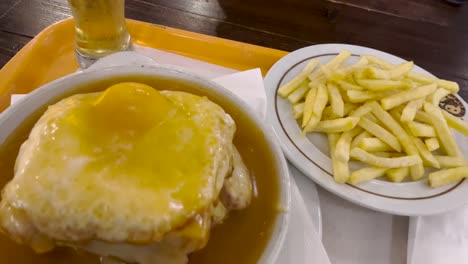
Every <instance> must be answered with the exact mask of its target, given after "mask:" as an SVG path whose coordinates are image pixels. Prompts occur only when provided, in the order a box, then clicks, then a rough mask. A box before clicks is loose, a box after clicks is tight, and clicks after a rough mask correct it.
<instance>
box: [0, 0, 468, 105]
mask: <svg viewBox="0 0 468 264" xmlns="http://www.w3.org/2000/svg"><path fill="white" fill-rule="evenodd" d="M70 15H71V13H70V8H69V7H68V4H67V1H66V0H1V1H0V65H1V66H3V65H4V64H5V63H6V62H7V61H8V59H9V58H11V57H12V56H14V54H15V53H16V52H17V51H18V50H19V49H20V48H21V47H22V46H23V45H25V44H26V43H27V41H28V40H29V39H31V38H32V37H34V36H35V35H36V34H37V33H39V32H40V31H41V30H42V29H44V28H45V27H47V26H48V25H50V24H52V23H54V22H56V21H59V20H62V19H64V18H67V17H69V16H70ZM126 15H127V17H129V18H133V19H137V20H142V21H146V22H151V23H157V24H162V25H166V26H170V27H176V28H180V29H185V30H190V31H194V32H199V33H203V34H208V35H213V36H219V37H223V38H228V39H233V40H238V41H243V42H247V43H252V44H257V45H261V46H267V47H272V48H276V49H281V50H286V51H293V50H295V49H298V48H301V47H304V46H308V45H313V44H317V43H349V44H356V45H362V46H368V47H371V48H376V49H379V50H383V51H386V52H389V53H392V54H395V55H397V56H400V57H403V58H405V59H410V60H414V61H416V63H417V64H418V65H419V66H421V67H423V68H425V69H427V70H428V71H430V72H432V73H433V74H435V75H437V76H439V77H441V78H447V79H451V80H454V81H457V82H458V83H459V84H460V86H461V87H462V90H461V92H460V94H461V96H462V97H463V98H464V99H465V100H468V26H467V25H468V4H465V5H462V6H455V5H450V4H448V3H446V2H445V1H438V0H392V1H388V0H268V1H267V0H252V1H241V0H126Z"/></svg>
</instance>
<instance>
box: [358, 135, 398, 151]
mask: <svg viewBox="0 0 468 264" xmlns="http://www.w3.org/2000/svg"><path fill="white" fill-rule="evenodd" d="M358 147H359V148H361V149H363V150H365V151H368V152H380V151H392V150H393V149H392V148H391V147H390V146H389V145H387V144H386V143H384V142H383V141H382V140H380V139H378V138H363V139H362V140H361V142H360V143H359V145H358Z"/></svg>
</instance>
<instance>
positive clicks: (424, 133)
mask: <svg viewBox="0 0 468 264" xmlns="http://www.w3.org/2000/svg"><path fill="white" fill-rule="evenodd" d="M407 124H408V128H409V130H410V131H411V134H413V136H415V137H436V132H435V129H434V127H432V126H430V125H425V124H423V123H418V122H414V121H410V122H408V123H407Z"/></svg>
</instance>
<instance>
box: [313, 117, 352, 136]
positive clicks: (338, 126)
mask: <svg viewBox="0 0 468 264" xmlns="http://www.w3.org/2000/svg"><path fill="white" fill-rule="evenodd" d="M358 122H359V117H351V116H349V117H344V118H338V119H334V120H326V121H320V122H319V123H318V125H317V127H316V128H315V130H314V131H316V132H324V133H338V132H346V131H349V130H351V129H353V128H354V127H355V126H356V125H357V123H358Z"/></svg>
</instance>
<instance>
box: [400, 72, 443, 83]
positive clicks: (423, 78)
mask: <svg viewBox="0 0 468 264" xmlns="http://www.w3.org/2000/svg"><path fill="white" fill-rule="evenodd" d="M406 77H408V78H410V79H411V80H414V81H417V82H419V83H422V84H432V83H435V82H437V80H438V79H437V78H434V77H431V76H427V75H423V74H420V73H415V72H408V74H406Z"/></svg>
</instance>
